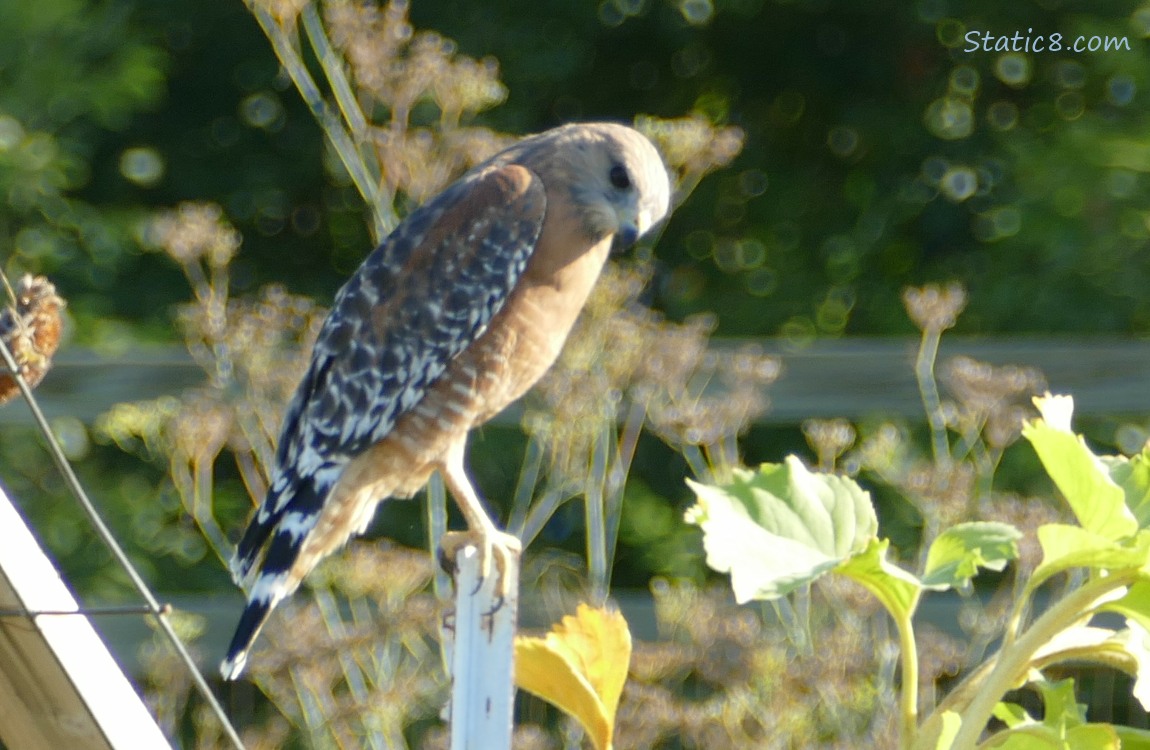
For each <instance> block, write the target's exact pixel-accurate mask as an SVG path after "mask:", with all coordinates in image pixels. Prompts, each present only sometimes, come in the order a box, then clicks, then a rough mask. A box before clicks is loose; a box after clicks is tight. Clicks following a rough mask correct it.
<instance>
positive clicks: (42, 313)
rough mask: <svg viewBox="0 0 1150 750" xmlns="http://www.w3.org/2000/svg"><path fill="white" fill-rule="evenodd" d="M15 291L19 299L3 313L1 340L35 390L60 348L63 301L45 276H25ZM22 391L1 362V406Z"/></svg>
mask: <svg viewBox="0 0 1150 750" xmlns="http://www.w3.org/2000/svg"><path fill="white" fill-rule="evenodd" d="M13 291H14V293H15V295H16V299H15V300H13V302H12V304H10V305H8V306H7V307H5V308H4V309H3V310H0V339H3V341H4V344H5V346H7V347H8V351H9V352H11V354H12V358H13V359H14V360H15V361H16V367H17V368H18V369H19V372H20V376H21V377H22V378H23V379H24V382H25V383H27V384H28V387H29V388H35V387H36V386H37V385H39V384H40V381H41V380H43V379H44V376H45V375H47V374H48V369H49V368H50V367H51V365H52V355H54V354H55V353H56V349H57V348H58V347H59V345H60V333H61V329H62V327H63V322H62V320H61V317H60V313H61V311H62V310H63V309H64V300H63V298H61V297H60V296H59V295H58V294H56V287H55V286H53V285H52V282H50V281H48V279H46V278H44V277H43V276H32V275H30V274H26V275H25V276H24V277H23V278H21V279H20V282H19V283H18V284H17V285H16V288H15V289H14V290H13ZM19 392H20V389H19V387H18V386H17V385H16V379H15V378H14V377H12V375H11V373H9V372H8V368H7V367H4V366H3V364H2V363H0V404H2V403H4V402H6V401H8V400H10V399H12V398H13V397H14V396H15V395H16V394H17V393H19Z"/></svg>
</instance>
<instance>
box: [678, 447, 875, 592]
mask: <svg viewBox="0 0 1150 750" xmlns="http://www.w3.org/2000/svg"><path fill="white" fill-rule="evenodd" d="M687 484H688V485H690V487H691V489H692V490H694V492H695V495H696V497H697V498H698V502H697V503H696V504H695V505H694V506H693V507H692V508H690V509H689V510H688V511H687V514H686V520H687V522H688V523H693V524H695V525H697V526H699V527H700V528H702V529H703V546H704V548H705V549H706V552H707V564H708V565H709V566H710V567H711V568H712V569H714V570H716V571H718V572H720V573H730V574H731V588H732V589H733V590H734V592H735V599H736V600H737V601H738V602H739V603H743V602H746V601H749V600H751V599H777V598H778V597H781V596H785V595H787V594H788V593H790V592H791V591H794V590H795V589H796V588H798V587H800V586H802V585H804V584H807V583H809V582H811V581H813V580H815V579H816V578H818V577H819V576H821V575H823V574H824V573H826V572H827V571H829V570H831V569H833V568H834V567H835V566H836V565H838V564H839V563H840V562H841V561H842V560H844V559H846V558H847V557H849V556H850V555H851V554H853V553H855V552H857V551H859V550H862V549H863V548H865V547H866V545H867V542H868V541H869V540H870V539H872V538H873V537H874V535H875V533H876V532H877V530H878V519H877V518H876V516H875V512H874V506H873V505H872V504H871V500H870V495H869V493H867V492H866V491H865V490H863V489H862V488H861V487H859V486H858V484H856V483H855V482H854V480H852V479H850V478H847V477H841V476H837V475H833V474H819V473H813V472H811V471H809V470H808V469H807V468H806V467H805V466H803V464H802V462H801V461H799V460H798V459H797V458H795V457H794V456H788V457H787V459H786V463H784V464H763V465H762V466H760V467H759V469H758V470H757V471H751V470H749V469H736V470H735V471H734V477H733V479H732V480H731V481H730V482H729V483H728V484H724V485H721V486H715V485H708V484H702V483H699V482H693V481H691V480H690V479H688V480H687Z"/></svg>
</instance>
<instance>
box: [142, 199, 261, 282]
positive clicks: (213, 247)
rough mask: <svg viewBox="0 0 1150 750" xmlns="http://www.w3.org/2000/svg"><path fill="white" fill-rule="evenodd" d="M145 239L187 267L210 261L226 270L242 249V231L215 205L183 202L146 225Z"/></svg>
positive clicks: (210, 263) (211, 263)
mask: <svg viewBox="0 0 1150 750" xmlns="http://www.w3.org/2000/svg"><path fill="white" fill-rule="evenodd" d="M145 239H146V240H147V241H148V242H149V243H150V244H151V245H153V246H154V247H159V248H161V249H162V250H163V251H164V252H166V253H167V254H168V255H170V256H171V257H172V258H173V259H174V260H175V261H176V262H177V263H179V264H181V265H184V266H187V265H190V264H193V263H197V262H199V261H200V260H207V262H208V264H209V265H211V266H214V267H217V268H223V267H224V266H226V265H227V264H228V263H230V262H231V260H232V257H233V256H234V255H235V253H236V251H237V250H238V249H239V247H240V234H239V232H237V231H236V230H235V229H234V228H233V227H232V226H231V225H230V224H229V223H228V222H227V219H225V218H224V215H223V210H222V209H221V208H220V207H219V206H217V205H215V204H213V203H181V204H180V205H179V206H178V207H176V209H175V210H174V211H165V212H163V213H161V214H160V215H159V216H157V217H156V218H155V219H153V220H152V221H151V223H150V224H149V225H148V226H147V228H146V233H145Z"/></svg>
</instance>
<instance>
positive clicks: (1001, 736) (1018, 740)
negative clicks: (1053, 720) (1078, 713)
mask: <svg viewBox="0 0 1150 750" xmlns="http://www.w3.org/2000/svg"><path fill="white" fill-rule="evenodd" d="M978 747H979V750H981V749H982V748H994V750H1066V745H1065V744H1064V743H1063V742H1062V740H1061V738H1059V736H1058V735H1057V734H1056V733H1055V731H1054V730H1053V729H1051V728H1050V727H1047V726H1043V725H1042V724H1026V725H1025V726H1021V727H1019V728H1017V729H1008V730H1006V731H1005V732H999V733H998V734H996V735H994V736H992V737H991V738H990V739H988V740H987V741H986V742H984V743H982V744H981V745H979V746H978Z"/></svg>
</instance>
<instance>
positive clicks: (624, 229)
mask: <svg viewBox="0 0 1150 750" xmlns="http://www.w3.org/2000/svg"><path fill="white" fill-rule="evenodd" d="M638 239H639V227H637V226H635V225H634V224H633V223H631V222H626V223H624V224H621V225H620V226H619V229H618V230H617V231H616V232H615V239H614V240H612V242H611V252H613V253H619V252H622V251H624V250H626V249H628V248H630V247H631V246H632V245H634V244H635V242H636V241H637V240H638Z"/></svg>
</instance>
